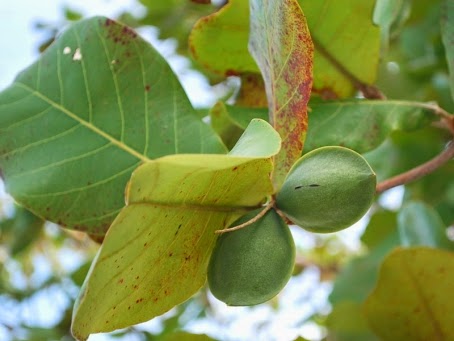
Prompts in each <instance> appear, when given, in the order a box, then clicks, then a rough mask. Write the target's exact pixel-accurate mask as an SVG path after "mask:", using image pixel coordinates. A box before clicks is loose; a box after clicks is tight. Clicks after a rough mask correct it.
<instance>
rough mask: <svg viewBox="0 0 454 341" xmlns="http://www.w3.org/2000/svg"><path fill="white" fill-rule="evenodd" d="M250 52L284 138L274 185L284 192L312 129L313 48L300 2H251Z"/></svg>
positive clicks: (276, 165) (271, 116)
mask: <svg viewBox="0 0 454 341" xmlns="http://www.w3.org/2000/svg"><path fill="white" fill-rule="evenodd" d="M250 13H251V17H250V20H251V33H250V38H249V50H250V51H251V54H252V55H253V56H254V58H255V60H256V61H257V64H258V65H259V67H260V70H261V72H262V75H263V78H264V81H265V90H266V94H267V97H268V108H269V116H270V123H271V124H272V125H273V126H274V128H275V129H276V130H277V131H278V133H279V134H280V135H281V138H282V149H281V151H280V153H279V154H278V155H277V156H276V158H275V166H274V167H275V168H274V173H273V183H274V185H275V188H276V190H278V189H279V188H280V186H281V185H282V182H283V180H284V178H285V176H286V175H287V172H288V171H289V169H290V167H291V166H292V165H293V163H294V162H295V161H296V160H297V159H298V158H299V157H300V156H301V153H302V151H303V144H304V139H305V136H306V130H307V120H308V118H307V103H308V101H309V97H310V93H311V87H312V65H313V54H314V47H313V44H312V40H311V37H310V33H309V29H308V27H307V23H306V18H305V17H304V14H303V12H302V10H301V8H300V6H299V4H298V1H296V0H251V1H250Z"/></svg>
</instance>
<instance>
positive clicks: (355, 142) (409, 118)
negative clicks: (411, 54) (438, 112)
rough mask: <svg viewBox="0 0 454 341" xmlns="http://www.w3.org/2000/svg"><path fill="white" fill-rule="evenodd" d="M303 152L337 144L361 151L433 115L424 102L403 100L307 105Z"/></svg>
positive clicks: (412, 127)
mask: <svg viewBox="0 0 454 341" xmlns="http://www.w3.org/2000/svg"><path fill="white" fill-rule="evenodd" d="M311 109H312V111H311V113H310V114H309V129H308V131H307V139H306V143H305V152H306V151H310V150H313V149H316V148H318V147H322V146H329V145H340V146H344V147H347V148H350V149H353V150H355V151H357V152H358V153H365V152H367V151H370V150H372V149H375V148H377V147H378V146H379V145H380V144H381V143H383V141H384V140H385V139H386V137H388V135H389V134H391V133H392V132H393V131H398V130H402V131H412V130H416V129H420V128H422V127H423V126H426V125H428V124H429V123H431V122H432V121H434V120H435V119H437V117H436V116H435V115H434V114H433V112H431V111H430V110H428V109H426V108H425V107H424V104H422V103H418V102H406V101H367V100H358V101H342V102H324V103H320V104H314V105H311Z"/></svg>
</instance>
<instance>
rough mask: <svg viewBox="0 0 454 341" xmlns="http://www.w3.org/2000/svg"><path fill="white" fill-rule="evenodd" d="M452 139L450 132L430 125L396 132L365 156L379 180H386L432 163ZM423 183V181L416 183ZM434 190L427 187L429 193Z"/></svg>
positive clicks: (442, 184) (441, 184)
mask: <svg viewBox="0 0 454 341" xmlns="http://www.w3.org/2000/svg"><path fill="white" fill-rule="evenodd" d="M451 139H452V136H451V134H450V133H449V132H444V131H442V130H440V129H436V128H434V127H430V126H428V127H424V128H423V129H420V130H416V131H410V132H406V131H396V132H395V133H394V134H392V135H390V137H389V138H388V139H386V140H385V141H384V143H382V144H381V145H380V146H379V147H378V148H376V149H374V150H371V151H370V152H368V153H367V154H365V155H364V157H365V158H366V159H367V161H368V162H369V163H370V165H371V167H372V168H373V170H374V171H375V172H376V173H377V179H378V181H383V180H385V179H388V178H390V177H392V176H394V175H397V174H400V173H403V172H406V171H408V170H409V169H412V168H414V167H417V166H419V165H421V164H423V163H424V162H427V161H429V160H430V159H432V158H433V157H435V156H436V155H438V154H439V153H440V152H441V151H442V150H443V149H444V148H445V145H446V143H448V142H449V141H450V140H451ZM383 160H386V162H383ZM451 162H452V161H451ZM448 164H449V163H448ZM448 178H449V176H448ZM423 180H424V178H422V179H421V180H418V181H417V182H415V183H414V184H417V183H419V182H421V181H423ZM445 185H446V183H445V182H443V183H441V181H439V184H438V185H437V188H438V187H439V186H441V187H443V186H445ZM407 186H408V185H407ZM431 189H432V188H428V190H431Z"/></svg>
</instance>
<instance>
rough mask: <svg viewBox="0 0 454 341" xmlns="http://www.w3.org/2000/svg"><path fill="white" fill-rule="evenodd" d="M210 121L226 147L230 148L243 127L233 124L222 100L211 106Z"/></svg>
mask: <svg viewBox="0 0 454 341" xmlns="http://www.w3.org/2000/svg"><path fill="white" fill-rule="evenodd" d="M210 122H211V126H212V127H213V129H214V131H215V132H216V133H217V134H218V135H219V136H220V137H221V139H222V141H223V142H224V144H225V145H226V146H227V148H232V147H233V146H234V145H235V143H236V141H237V140H238V139H239V137H240V136H241V134H242V132H243V128H241V127H239V126H238V125H237V124H235V122H234V121H233V120H232V118H231V117H230V115H229V113H228V111H227V108H226V105H225V104H224V102H217V103H216V104H215V105H214V106H213V107H212V108H211V110H210ZM246 125H247V124H246Z"/></svg>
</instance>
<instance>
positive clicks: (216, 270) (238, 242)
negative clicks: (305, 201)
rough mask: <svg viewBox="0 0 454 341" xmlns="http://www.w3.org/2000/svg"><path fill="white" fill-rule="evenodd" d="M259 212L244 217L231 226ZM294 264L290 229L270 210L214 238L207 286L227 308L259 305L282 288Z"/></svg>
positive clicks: (293, 246)
mask: <svg viewBox="0 0 454 341" xmlns="http://www.w3.org/2000/svg"><path fill="white" fill-rule="evenodd" d="M259 212H260V210H258V211H253V212H251V213H249V214H247V215H246V216H244V217H243V218H241V219H240V220H238V221H237V222H236V223H235V224H234V225H239V224H241V223H244V222H246V221H248V220H249V219H251V218H253V217H255V216H256V215H257V213H259ZM294 262H295V244H294V242H293V237H292V235H291V233H290V229H289V227H288V226H287V224H286V223H285V222H284V221H283V220H282V218H281V217H280V216H279V215H278V214H277V213H276V212H275V211H274V209H272V210H270V211H269V212H267V213H266V214H265V216H264V217H262V218H261V219H260V220H258V221H256V222H254V223H253V224H251V225H249V226H246V227H244V228H242V229H240V230H237V231H232V232H227V233H224V234H222V235H221V236H220V237H219V238H218V240H217V242H216V246H215V248H214V250H213V254H212V255H211V259H210V264H209V266H208V284H209V286H210V289H211V292H212V293H213V295H214V296H215V297H216V298H218V299H219V300H221V301H223V302H225V303H227V304H228V305H231V306H246V305H255V304H259V303H263V302H266V301H268V300H270V299H271V298H273V297H274V296H276V295H277V294H278V293H279V292H280V291H281V290H282V288H284V286H285V285H286V284H287V282H288V281H289V279H290V277H291V275H292V271H293V265H294Z"/></svg>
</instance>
